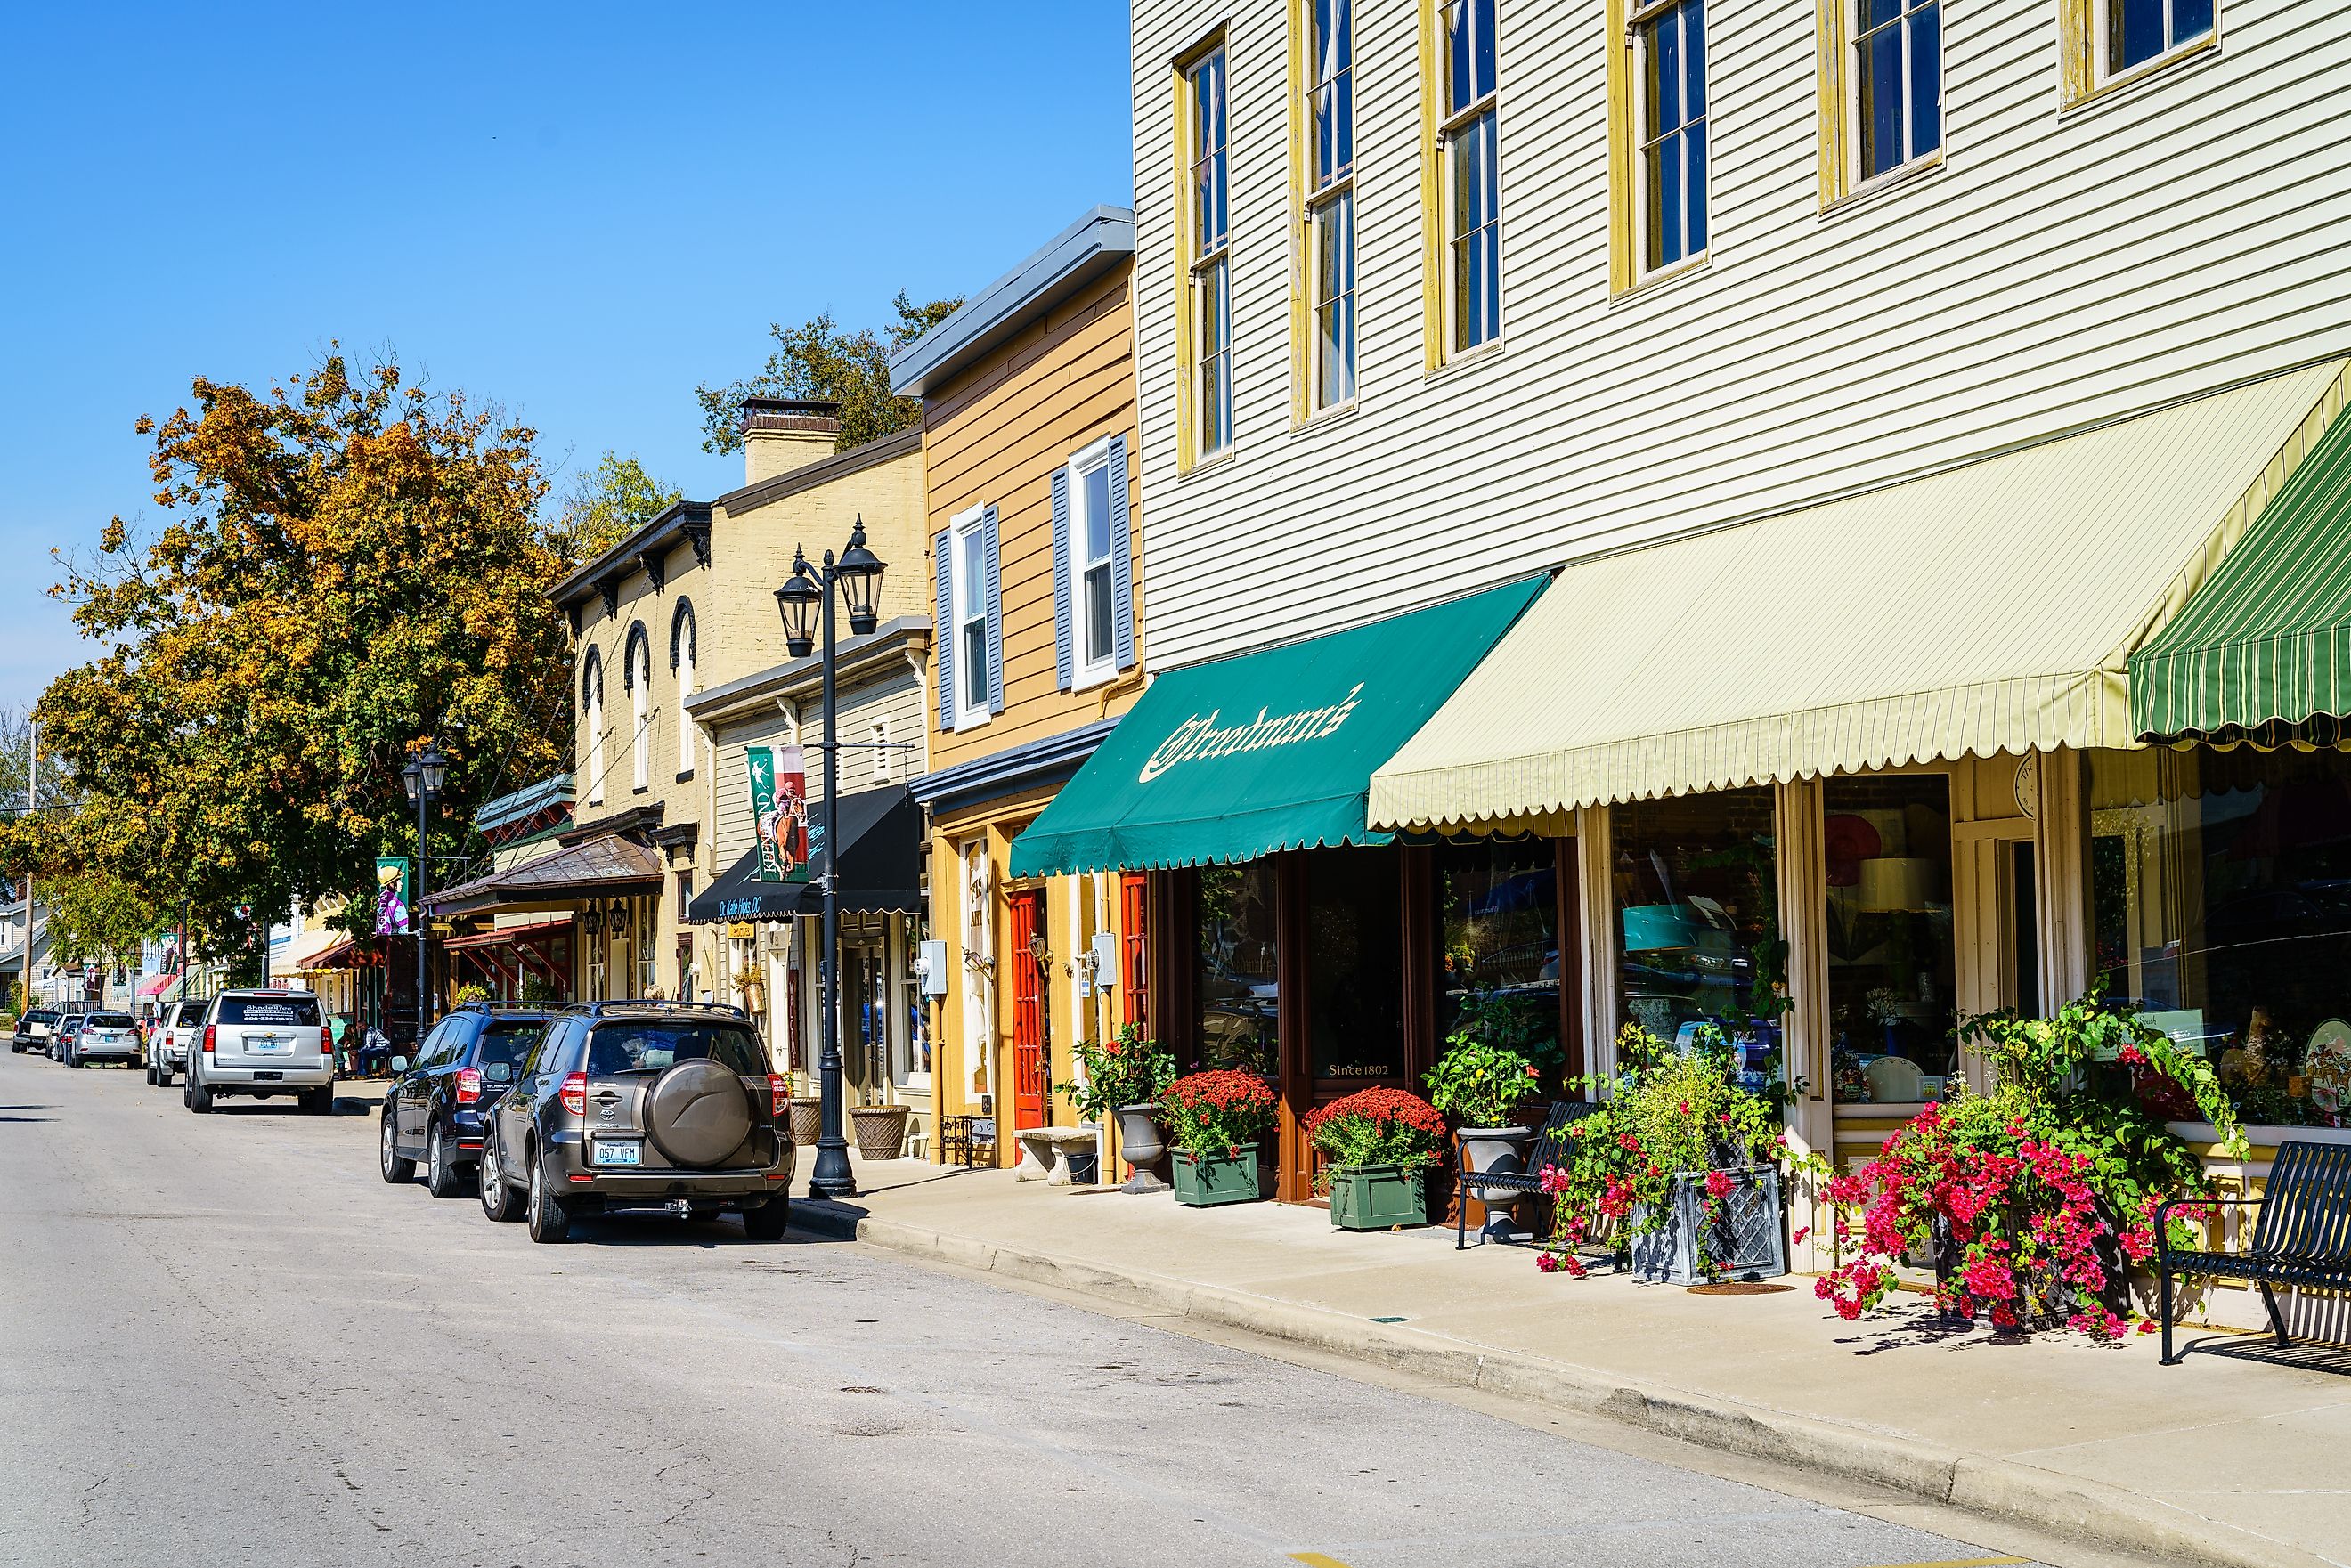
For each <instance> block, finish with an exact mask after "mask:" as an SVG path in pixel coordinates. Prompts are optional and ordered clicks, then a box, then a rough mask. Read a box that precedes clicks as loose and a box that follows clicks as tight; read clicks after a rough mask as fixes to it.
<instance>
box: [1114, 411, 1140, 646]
mask: <svg viewBox="0 0 2351 1568" xmlns="http://www.w3.org/2000/svg"><path fill="white" fill-rule="evenodd" d="M1129 531H1130V529H1129V528H1128V523H1127V502H1126V437H1125V436H1123V435H1113V436H1112V437H1111V438H1110V627H1111V630H1110V636H1111V647H1112V650H1113V652H1115V653H1117V655H1118V667H1119V668H1120V669H1122V670H1131V669H1133V668H1134V541H1133V540H1132V539H1130V538H1128V537H1127V535H1128V533H1129Z"/></svg>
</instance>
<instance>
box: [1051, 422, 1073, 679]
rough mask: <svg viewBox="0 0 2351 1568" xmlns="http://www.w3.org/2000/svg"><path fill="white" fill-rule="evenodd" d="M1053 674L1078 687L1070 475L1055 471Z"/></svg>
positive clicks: (1057, 469) (1064, 470)
mask: <svg viewBox="0 0 2351 1568" xmlns="http://www.w3.org/2000/svg"><path fill="white" fill-rule="evenodd" d="M1053 673H1054V674H1056V675H1058V676H1059V677H1060V678H1061V689H1062V690H1063V691H1065V692H1066V691H1068V690H1069V689H1070V688H1071V686H1074V685H1077V684H1078V648H1077V622H1076V618H1075V616H1074V615H1073V614H1072V612H1071V606H1070V471H1069V470H1068V469H1067V468H1056V469H1054V470H1053Z"/></svg>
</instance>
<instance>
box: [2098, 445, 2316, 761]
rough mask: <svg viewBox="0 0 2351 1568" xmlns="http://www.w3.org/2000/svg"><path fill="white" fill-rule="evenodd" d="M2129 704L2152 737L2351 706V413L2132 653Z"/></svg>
mask: <svg viewBox="0 0 2351 1568" xmlns="http://www.w3.org/2000/svg"><path fill="white" fill-rule="evenodd" d="M2130 704H2131V723H2132V728H2133V729H2134V730H2135V731H2136V732H2137V734H2138V735H2139V736H2140V737H2142V738H2147V739H2158V738H2171V737H2202V736H2210V735H2213V734H2215V733H2216V732H2220V731H2224V730H2230V729H2231V728H2236V729H2244V730H2254V729H2258V728H2260V727H2262V726H2264V725H2268V724H2273V723H2278V724H2288V725H2294V724H2302V723H2304V722H2306V721H2308V720H2311V719H2314V718H2328V719H2335V718H2342V717H2344V716H2346V714H2351V417H2337V418H2336V419H2335V422H2334V423H2333V424H2332V426H2330V427H2329V428H2328V430H2327V432H2326V434H2325V435H2323V436H2321V437H2320V438H2319V441H2318V444H2317V445H2316V446H2314V448H2312V449H2311V451H2310V452H2309V454H2308V455H2306V456H2304V458H2303V460H2302V463H2301V465H2299V466H2298V467H2296V468H2295V469H2294V473H2293V475H2292V476H2290V477H2289V478H2288V479H2287V480H2286V482H2285V483H2284V485H2283V486H2280V487H2279V489H2278V492H2277V494H2276V495H2274V496H2273V497H2271V498H2270V501H2269V504H2268V505H2267V506H2265V507H2262V512H2261V516H2260V517H2257V518H2255V519H2254V521H2253V524H2252V527H2251V528H2247V529H2246V530H2245V534H2244V537H2243V538H2241V539H2239V540H2238V541H2237V543H2236V545H2235V547H2234V548H2233V549H2231V550H2230V551H2229V553H2228V554H2227V555H2226V556H2224V557H2223V558H2222V559H2221V561H2220V568H2219V569H2218V570H2215V571H2214V572H2213V573H2212V576H2211V577H2210V580H2207V581H2206V582H2205V584H2204V586H2203V587H2201V588H2200V589H2199V590H2197V591H2196V594H2195V596H2194V597H2193V598H2191V599H2190V600H2189V601H2188V603H2187V604H2186V605H2185V606H2183V607H2182V608H2181V610H2180V612H2179V614H2177V615H2176V616H2174V617H2173V618H2172V620H2171V622H2170V623H2169V624H2168V625H2167V626H2166V627H2165V628H2164V629H2163V631H2162V632H2161V633H2160V634H2158V636H2157V637H2156V638H2155V639H2154V640H2153V641H2151V642H2150V643H2147V646H2146V647H2144V648H2142V649H2140V650H2139V651H2138V652H2137V653H2133V654H2132V655H2131V660H2130Z"/></svg>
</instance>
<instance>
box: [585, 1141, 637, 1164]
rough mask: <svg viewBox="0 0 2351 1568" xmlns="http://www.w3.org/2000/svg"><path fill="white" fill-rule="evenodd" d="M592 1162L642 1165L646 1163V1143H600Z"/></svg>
mask: <svg viewBox="0 0 2351 1568" xmlns="http://www.w3.org/2000/svg"><path fill="white" fill-rule="evenodd" d="M590 1163H591V1164H594V1165H600V1166H641V1165H643V1164H644V1163H645V1156H644V1145H643V1144H598V1145H596V1150H595V1158H594V1160H592V1161H591V1162H590Z"/></svg>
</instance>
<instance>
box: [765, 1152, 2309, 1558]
mask: <svg viewBox="0 0 2351 1568" xmlns="http://www.w3.org/2000/svg"><path fill="white" fill-rule="evenodd" d="M792 1224H793V1226H794V1227H795V1228H798V1229H800V1230H803V1231H806V1232H809V1233H810V1234H813V1235H817V1236H821V1237H826V1238H829V1239H834V1240H842V1241H863V1242H867V1243H869V1244H871V1245H873V1246H876V1247H883V1248H887V1249H890V1250H892V1251H894V1252H904V1253H906V1254H908V1255H909V1256H912V1257H917V1258H928V1259H933V1260H937V1261H940V1262H944V1263H952V1264H955V1265H956V1266H957V1267H960V1268H965V1269H970V1270H976V1271H978V1272H981V1273H991V1274H1001V1275H1003V1276H1005V1277H1006V1278H1008V1279H1013V1280H1019V1281H1025V1282H1027V1283H1030V1284H1038V1285H1050V1286H1052V1287H1054V1288H1056V1289H1058V1290H1063V1291H1074V1292H1076V1293H1078V1294H1081V1295H1089V1296H1094V1297H1098V1298H1101V1299H1102V1300H1105V1301H1116V1302H1118V1303H1119V1304H1121V1305H1123V1306H1126V1307H1132V1308H1140V1309H1142V1310H1144V1311H1147V1312H1157V1313H1160V1314H1162V1315H1165V1316H1168V1317H1178V1318H1183V1319H1186V1320H1187V1321H1193V1322H1202V1323H1208V1324H1214V1325H1216V1326H1218V1327H1221V1328H1230V1329H1238V1330H1240V1331H1243V1332H1245V1333H1254V1334H1261V1335H1264V1336H1265V1337H1267V1338H1270V1339H1276V1340H1280V1341H1283V1342H1285V1343H1291V1344H1299V1345H1304V1346H1307V1347H1309V1348H1311V1349H1314V1350H1319V1351H1323V1352H1326V1353H1328V1354H1333V1355H1339V1356H1344V1357H1347V1358H1349V1359H1352V1360H1355V1361H1362V1362H1368V1363H1371V1364H1374V1365H1378V1366H1384V1367H1387V1368H1389V1369H1391V1370H1393V1371H1397V1372H1404V1373H1409V1374H1411V1375H1415V1376H1417V1377H1426V1378H1429V1379H1432V1380H1434V1381H1436V1382H1438V1383H1442V1384H1447V1385H1452V1386H1455V1387H1461V1388H1476V1389H1479V1390H1480V1391H1482V1392H1485V1393H1489V1394H1493V1395H1496V1396H1501V1397H1503V1398H1509V1399H1518V1400H1523V1401H1525V1402H1527V1403H1529V1404H1531V1405H1536V1406H1547V1407H1552V1408H1564V1409H1569V1410H1574V1411H1577V1412H1579V1413H1582V1414H1584V1415H1589V1416H1603V1417H1605V1418H1607V1419H1609V1420H1614V1421H1620V1422H1623V1423H1624V1424H1625V1425H1626V1426H1630V1427H1640V1428H1642V1429H1644V1430H1646V1431H1651V1432H1656V1433H1658V1434H1660V1435H1662V1436H1665V1437H1674V1438H1677V1439H1679V1440H1680V1441H1683V1442H1687V1443H1694V1444H1697V1445H1698V1446H1699V1447H1701V1448H1719V1449H1721V1450H1723V1451H1725V1452H1728V1453H1734V1454H1741V1455H1747V1456H1750V1457H1754V1458H1763V1459H1768V1460H1772V1461H1776V1462H1779V1463H1782V1464H1787V1465H1791V1466H1793V1467H1796V1468H1798V1469H1807V1470H1813V1471H1820V1472H1826V1473H1828V1474H1832V1475H1837V1476H1843V1477H1846V1478H1848V1479H1855V1480H1859V1481H1865V1482H1868V1483H1870V1484H1872V1485H1876V1486H1881V1487H1885V1488H1886V1489H1888V1490H1894V1491H1898V1492H1906V1493H1908V1494H1910V1495H1911V1496H1914V1497H1918V1498H1922V1499H1924V1500H1928V1501H1930V1502H1935V1503H1940V1504H1945V1505H1948V1506H1949V1507H1953V1508H1959V1509H1963V1510H1966V1511H1970V1512H1972V1513H1981V1514H1987V1515H1991V1516H1993V1517H1996V1518H2002V1519H2008V1520H2012V1521H2017V1522H2020V1523H2022V1524H2026V1525H2029V1526H2032V1527H2033V1528H2035V1529H2039V1530H2043V1531H2050V1532H2051V1533H2053V1534H2058V1535H2063V1536H2068V1537H2072V1538H2074V1539H2077V1540H2081V1541H2084V1542H2090V1543H2093V1544H2095V1545H2098V1546H2102V1547H2105V1548H2108V1549H2110V1550H2121V1551H2125V1552H2139V1553H2143V1554H2145V1555H2147V1556H2152V1557H2159V1558H2163V1559H2165V1560H2167V1561H2190V1562H2197V1563H2209V1564H2212V1565H2214V1568H2328V1565H2327V1564H2326V1563H2325V1559H2323V1558H2319V1557H2315V1556H2313V1555H2311V1554H2310V1553H2308V1552H2304V1551H2302V1550H2300V1549H2299V1548H2297V1547H2294V1546H2290V1545H2287V1544H2285V1543H2283V1542H2273V1541H2268V1540H2265V1539H2263V1538H2262V1537H2260V1536H2256V1535H2252V1534H2249V1533H2247V1532H2245V1531H2241V1530H2237V1529H2235V1528H2234V1527H2232V1526H2230V1525H2226V1524H2221V1523H2218V1522H2216V1521H2210V1520H2206V1519H2202V1518H2200V1517H2199V1516H2198V1515H2196V1514H2193V1513H2189V1512H2188V1511H2184V1510H2182V1509H2179V1508H2178V1507H2176V1506H2174V1505H2172V1504H2170V1503H2168V1502H2166V1501H2165V1500H2162V1499H2161V1498H2158V1497H2154V1496H2151V1495H2148V1494H2147V1493H2142V1492H2134V1491H2129V1490H2125V1489H2122V1488H2119V1487H2111V1486H2107V1485H2105V1484H2104V1483H2102V1482H2097V1481H2092V1480H2089V1479H2084V1478H2081V1477H2076V1476H2069V1475H2065V1474H2064V1473H2062V1472H2060V1471H2056V1470H2048V1469H2041V1468H2039V1467H2037V1466H2033V1465H2026V1464H2020V1463H2017V1462H2016V1461H2014V1460H2011V1459H2001V1458H1992V1457H1990V1456H1987V1455H1982V1454H1973V1453H1969V1452H1966V1451H1964V1450H1961V1449H1956V1448H1944V1447H1942V1446H1941V1445H1938V1444H1932V1443H1922V1442H1918V1441H1916V1440H1914V1439H1911V1438H1907V1437H1896V1436H1894V1435H1891V1434H1887V1433H1881V1432H1873V1431H1869V1430H1866V1429H1865V1428H1860V1427H1848V1426H1842V1425H1839V1424H1838V1423H1836V1422H1834V1421H1824V1420H1820V1419H1817V1418H1814V1417H1812V1416H1800V1415H1796V1414H1794V1413H1792V1412H1789V1411H1784V1410H1778V1409H1773V1408H1771V1407H1770V1406H1753V1405H1742V1404H1740V1403H1738V1402H1737V1401H1734V1400H1728V1399H1721V1398H1717V1397H1713V1396H1707V1395H1702V1394H1693V1393H1690V1392H1688V1391H1687V1390H1682V1389H1676V1388H1670V1387H1659V1386H1654V1385H1643V1384H1640V1383H1636V1382H1632V1381H1628V1380H1626V1379H1624V1378H1622V1377H1618V1376H1616V1375H1612V1374H1609V1373H1605V1372H1601V1371H1597V1370H1594V1369H1593V1368H1589V1367H1582V1366H1576V1365H1573V1364H1569V1363H1565V1362H1557V1361H1552V1360H1549V1359H1547V1358H1545V1357H1541V1356H1532V1355H1524V1354H1517V1353H1514V1352H1509V1351H1495V1350H1488V1349H1482V1348H1479V1347H1477V1346H1474V1345H1469V1344H1464V1343H1459V1342H1457V1341H1452V1340H1447V1339H1446V1338H1444V1337H1443V1336H1441V1335H1437V1334H1432V1333H1425V1332H1422V1331H1417V1330H1414V1329H1409V1328H1405V1327H1401V1326H1399V1325H1396V1324H1392V1323H1378V1322H1365V1321H1364V1320H1361V1319H1357V1318H1353V1317H1348V1316H1346V1315H1344V1314H1343V1313H1339V1312H1329V1311H1326V1310H1324V1309H1322V1308H1320V1307H1307V1306H1301V1305H1299V1304H1297V1303H1295V1302H1291V1301H1277V1300H1274V1299H1272V1298H1270V1297H1265V1296H1256V1295H1251V1294H1249V1292H1247V1291H1235V1290H1229V1289H1226V1288H1224V1287H1220V1286H1213V1285H1197V1284H1192V1283H1189V1282H1187V1281H1181V1280H1171V1279H1166V1278H1164V1277H1161V1276H1158V1275H1153V1274H1145V1273H1141V1272H1137V1271H1129V1270H1113V1269H1105V1268H1103V1267H1102V1266H1100V1265H1099V1264H1093V1263H1087V1262H1083V1261H1080V1260H1074V1259H1068V1258H1060V1257H1055V1256H1053V1255H1052V1254H1050V1253H1045V1252H1036V1251H1030V1250H1028V1249H1021V1248H1014V1247H1007V1246H1002V1245H999V1244H998V1243H995V1242H989V1241H978V1240H975V1239H971V1238H968V1237H960V1236H949V1235H946V1234H943V1233H941V1232H938V1231H934V1230H927V1229H925V1228H921V1227H919V1226H914V1225H906V1224H903V1223H901V1222H899V1221H896V1220H891V1219H881V1218H874V1217H873V1216H872V1214H870V1213H869V1212H867V1211H866V1210H864V1209H862V1208H860V1207H857V1206H855V1205H853V1204H842V1203H833V1202H830V1201H827V1200H824V1199H820V1198H800V1199H798V1200H796V1201H795V1202H794V1203H793V1205H792Z"/></svg>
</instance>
